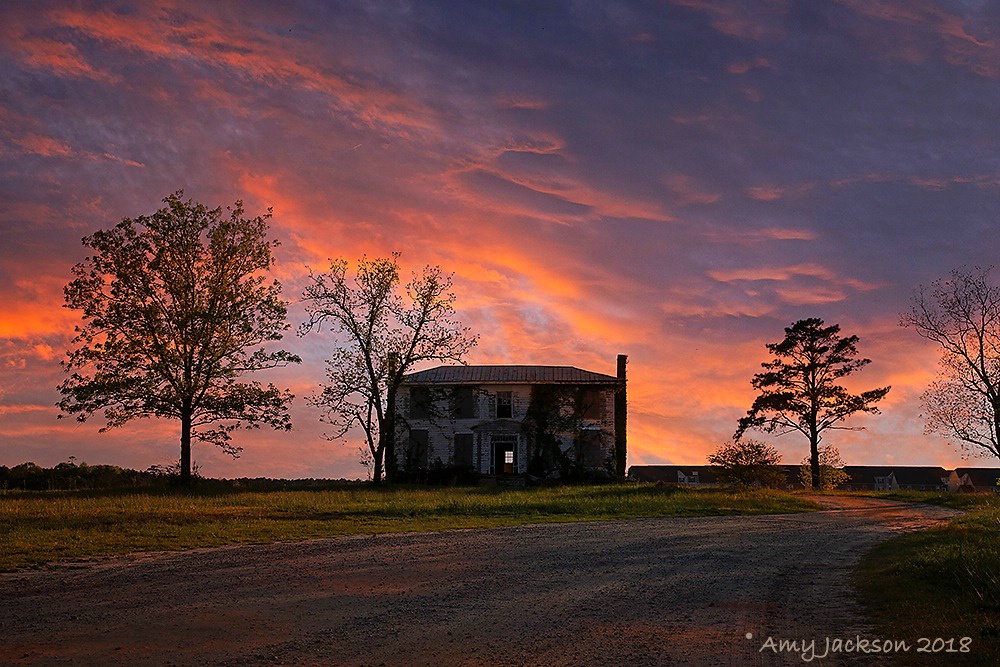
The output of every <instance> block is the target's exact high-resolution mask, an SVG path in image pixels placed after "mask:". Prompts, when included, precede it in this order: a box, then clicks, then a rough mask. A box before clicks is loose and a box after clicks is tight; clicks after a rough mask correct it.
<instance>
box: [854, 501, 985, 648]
mask: <svg viewBox="0 0 1000 667" xmlns="http://www.w3.org/2000/svg"><path fill="white" fill-rule="evenodd" d="M878 497H881V498H895V499H899V500H909V501H915V502H925V503H934V504H940V505H947V506H950V507H956V508H959V509H964V510H967V512H968V513H967V514H965V515H963V516H961V517H959V518H956V519H954V520H952V521H951V522H949V523H948V524H947V525H945V526H942V527H939V528H934V529H931V530H926V531H921V532H918V533H911V534H907V535H902V536H900V537H896V538H893V539H891V540H889V541H888V542H885V543H883V544H881V545H879V546H878V547H876V548H875V549H874V550H872V551H871V552H869V553H868V554H866V555H865V556H864V557H863V558H862V560H861V564H860V566H859V567H858V570H857V571H856V572H855V584H856V585H857V586H858V589H859V591H860V594H861V598H862V601H863V603H864V604H865V605H866V607H867V608H868V610H869V612H870V614H871V616H872V618H873V620H874V621H875V622H876V625H877V628H878V631H879V632H880V634H881V636H882V637H886V638H900V639H908V640H912V639H914V638H916V637H927V638H929V639H931V640H933V639H934V638H942V639H944V640H947V639H949V638H955V639H956V644H955V647H956V648H957V647H958V644H957V642H958V641H959V638H962V637H970V638H971V640H972V642H971V652H970V653H968V654H961V653H960V654H943V653H939V654H928V655H924V656H923V658H924V659H925V660H924V661H923V662H922V661H921V656H916V655H911V656H910V658H909V659H910V660H911V662H910V663H908V664H918V665H919V664H945V662H947V664H969V665H986V664H994V665H995V664H1000V496H998V495H997V494H993V493H989V494H940V493H916V492H900V493H892V494H878Z"/></svg>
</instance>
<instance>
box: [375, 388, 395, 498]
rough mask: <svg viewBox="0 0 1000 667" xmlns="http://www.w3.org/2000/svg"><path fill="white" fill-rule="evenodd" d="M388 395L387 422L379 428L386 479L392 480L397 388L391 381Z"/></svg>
mask: <svg viewBox="0 0 1000 667" xmlns="http://www.w3.org/2000/svg"><path fill="white" fill-rule="evenodd" d="M387 394H388V395H387V396H386V402H387V403H388V407H386V410H385V424H384V425H383V427H382V428H379V440H381V441H382V447H381V448H382V450H383V451H384V452H385V481H387V482H392V481H394V480H395V478H396V468H397V467H398V466H397V464H398V461H397V460H396V388H395V387H393V386H392V383H391V382H390V383H389V389H388V392H387Z"/></svg>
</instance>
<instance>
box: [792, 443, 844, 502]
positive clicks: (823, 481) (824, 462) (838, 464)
mask: <svg viewBox="0 0 1000 667" xmlns="http://www.w3.org/2000/svg"><path fill="white" fill-rule="evenodd" d="M799 481H800V482H801V483H802V486H804V487H806V488H807V489H808V488H810V487H812V488H815V487H813V486H812V460H811V457H809V456H807V457H805V458H804V459H802V465H801V466H799ZM849 481H851V476H850V475H848V474H847V473H846V472H845V471H844V461H843V459H841V458H840V452H839V451H838V450H837V448H836V447H834V446H833V445H826V446H825V447H820V448H819V490H821V491H833V490H834V489H836V488H837V487H838V486H840V485H841V484H844V483H846V482H849Z"/></svg>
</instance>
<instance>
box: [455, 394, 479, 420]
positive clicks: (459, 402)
mask: <svg viewBox="0 0 1000 667" xmlns="http://www.w3.org/2000/svg"><path fill="white" fill-rule="evenodd" d="M451 418H452V419H475V418H476V390H475V388H474V387H455V389H454V390H453V391H452V394H451Z"/></svg>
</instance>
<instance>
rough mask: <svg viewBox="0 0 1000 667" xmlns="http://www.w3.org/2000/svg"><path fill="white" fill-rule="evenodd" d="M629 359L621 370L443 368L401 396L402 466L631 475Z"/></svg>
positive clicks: (407, 385)
mask: <svg viewBox="0 0 1000 667" xmlns="http://www.w3.org/2000/svg"><path fill="white" fill-rule="evenodd" d="M625 365H626V357H625V355H619V356H618V367H617V374H616V375H604V374H601V373H594V372H591V371H585V370H581V369H579V368H574V367H572V366H439V367H437V368H431V369H429V370H425V371H419V372H415V373H410V374H409V375H407V376H405V378H404V380H403V383H402V385H401V386H400V390H399V392H398V394H397V401H396V409H397V418H396V419H397V436H396V441H397V443H399V446H397V458H398V465H399V467H400V468H401V469H402V470H420V469H428V468H432V467H456V468H465V469H471V470H472V471H473V472H476V473H478V474H480V475H495V476H514V475H527V474H530V475H536V476H539V477H568V476H569V477H571V476H574V475H581V474H595V473H599V472H604V473H607V474H609V475H617V476H623V475H624V473H625V455H626V439H625V427H626V400H625V398H626V394H625V386H626V377H625Z"/></svg>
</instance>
